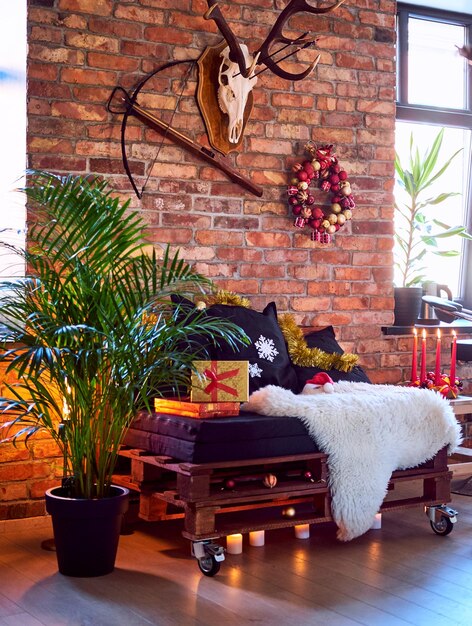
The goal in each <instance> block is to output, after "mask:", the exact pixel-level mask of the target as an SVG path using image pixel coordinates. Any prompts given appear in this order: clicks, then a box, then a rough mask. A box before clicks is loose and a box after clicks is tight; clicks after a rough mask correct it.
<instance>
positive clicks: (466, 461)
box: [449, 396, 472, 478]
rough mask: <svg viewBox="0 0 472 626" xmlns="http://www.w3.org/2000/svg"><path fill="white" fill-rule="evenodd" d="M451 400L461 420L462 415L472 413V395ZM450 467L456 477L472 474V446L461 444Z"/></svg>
mask: <svg viewBox="0 0 472 626" xmlns="http://www.w3.org/2000/svg"><path fill="white" fill-rule="evenodd" d="M449 402H450V403H451V406H452V408H453V410H454V414H455V415H457V416H458V417H459V421H461V420H460V416H461V415H467V414H469V413H472V396H459V397H457V398H456V399H455V400H450V401H449ZM449 469H450V470H451V471H452V472H453V474H454V478H457V477H459V476H470V475H472V448H466V447H465V446H464V447H463V446H460V447H459V448H458V450H457V452H455V453H454V454H453V455H451V456H450V461H449Z"/></svg>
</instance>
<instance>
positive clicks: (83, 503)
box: [46, 486, 129, 577]
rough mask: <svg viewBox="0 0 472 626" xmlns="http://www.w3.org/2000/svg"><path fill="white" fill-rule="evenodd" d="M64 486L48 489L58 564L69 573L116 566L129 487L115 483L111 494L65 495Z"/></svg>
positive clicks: (92, 572) (106, 571)
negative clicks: (103, 496) (89, 495)
mask: <svg viewBox="0 0 472 626" xmlns="http://www.w3.org/2000/svg"><path fill="white" fill-rule="evenodd" d="M63 494H65V490H64V489H63V488H62V487H54V488H53V489H49V490H48V491H47V492H46V510H47V512H48V513H50V515H51V517H52V524H53V529H54V542H55V544H56V555H57V564H58V566H59V571H60V572H61V574H64V575H66V576H84V577H91V576H103V575H104V574H109V573H110V572H112V571H113V569H114V567H115V558H116V552H117V549H118V540H119V537H120V530H121V522H122V519H123V515H124V514H125V513H126V511H127V509H128V496H129V491H128V489H125V488H124V487H117V486H112V488H111V496H110V497H109V498H99V499H94V500H87V499H78V498H68V497H65V495H63Z"/></svg>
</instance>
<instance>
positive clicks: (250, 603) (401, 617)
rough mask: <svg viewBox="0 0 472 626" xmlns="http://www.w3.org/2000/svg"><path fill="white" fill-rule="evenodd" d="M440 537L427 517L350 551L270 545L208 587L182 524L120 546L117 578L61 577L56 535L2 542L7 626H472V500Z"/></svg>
mask: <svg viewBox="0 0 472 626" xmlns="http://www.w3.org/2000/svg"><path fill="white" fill-rule="evenodd" d="M453 506H454V507H455V508H457V509H458V510H459V521H458V523H457V524H456V526H455V528H454V530H453V532H452V533H451V535H449V536H448V537H439V536H436V535H435V534H434V533H433V532H432V531H431V529H430V527H429V522H428V519H427V517H426V516H425V515H424V513H423V511H422V510H421V509H420V508H412V509H406V510H404V511H399V512H398V511H395V512H390V513H386V514H384V515H383V521H382V528H381V530H372V531H369V532H368V533H366V534H365V535H364V536H363V537H360V538H358V539H356V540H354V541H351V542H348V543H341V542H339V541H337V539H336V537H335V528H334V526H332V525H325V526H312V527H311V537H310V539H307V540H299V539H296V538H295V537H294V534H293V529H289V528H287V529H280V530H276V531H271V532H267V533H266V545H265V546H264V547H261V548H258V547H252V546H249V542H248V538H247V537H244V550H243V554H241V555H227V558H226V561H225V562H224V563H223V565H222V568H221V571H220V573H219V574H218V575H217V576H216V577H214V578H207V577H204V576H202V575H201V573H200V571H199V570H198V568H197V565H196V561H195V559H193V558H191V557H190V547H189V542H188V541H186V540H185V539H183V538H182V536H181V534H180V532H181V522H180V521H175V522H165V523H153V524H147V523H140V524H139V525H137V526H136V527H135V530H134V532H133V533H132V534H130V535H123V536H122V537H121V538H120V548H119V551H118V558H117V564H116V569H115V571H114V572H113V573H112V574H110V575H108V576H103V577H98V578H90V579H86V578H69V577H65V576H62V575H61V574H59V573H58V572H57V565H56V557H55V554H54V553H53V552H48V551H45V550H43V549H42V548H41V542H42V541H43V540H44V539H47V538H48V537H49V536H50V531H49V529H48V527H47V526H46V527H45V525H44V524H39V523H38V524H36V525H35V524H32V525H31V526H30V527H29V528H28V527H27V525H25V524H24V523H21V524H18V526H17V527H15V525H14V524H9V525H8V527H5V528H3V529H2V533H0V626H42V625H44V626H63V625H64V626H65V625H67V626H79V625H80V626H89V625H90V626H92V625H93V626H121V624H126V625H130V626H149V625H156V626H213V625H214V626H236V625H237V626H241V625H245V624H257V625H261V626H265V625H267V626H269V625H271V626H274V625H275V626H277V625H283V626H292V625H293V626H300V625H301V626H305V625H306V626H318V625H319V626H352V625H355V624H364V625H366V626H402V625H406V624H410V625H411V624H412V625H415V626H426V625H428V626H470V624H472V543H471V541H470V536H471V530H472V498H470V497H464V496H454V501H453Z"/></svg>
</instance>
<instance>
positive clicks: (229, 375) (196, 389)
mask: <svg viewBox="0 0 472 626" xmlns="http://www.w3.org/2000/svg"><path fill="white" fill-rule="evenodd" d="M193 365H194V367H195V369H196V370H197V372H198V374H197V373H195V372H194V373H193V374H192V387H191V390H190V399H191V401H192V402H247V400H248V397H249V362H248V361H194V362H193Z"/></svg>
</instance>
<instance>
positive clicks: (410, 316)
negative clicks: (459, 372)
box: [394, 129, 471, 326]
mask: <svg viewBox="0 0 472 626" xmlns="http://www.w3.org/2000/svg"><path fill="white" fill-rule="evenodd" d="M443 136H444V129H441V130H440V131H439V133H438V135H437V136H436V138H435V139H434V141H433V143H432V145H431V147H430V148H429V149H428V150H427V151H426V153H425V154H424V156H421V155H420V153H419V150H418V148H417V147H416V146H415V143H414V140H413V134H411V136H410V153H409V160H408V162H407V163H406V164H403V163H402V162H401V161H400V157H399V156H398V154H396V155H395V172H396V182H397V185H398V186H399V190H398V191H399V192H397V193H396V202H395V244H396V245H395V267H396V268H397V271H398V274H399V275H400V284H399V285H398V286H397V287H396V288H395V321H394V324H395V325H396V326H410V325H412V324H414V323H415V322H416V320H417V318H418V315H419V312H420V306H421V297H422V293H423V290H422V287H421V286H420V285H421V283H422V282H423V281H425V280H426V276H425V273H424V271H425V269H426V268H425V266H424V265H423V263H424V256H425V254H426V253H427V252H428V251H430V252H432V253H433V254H436V255H438V256H447V257H450V256H456V255H458V254H459V251H457V250H454V249H451V250H446V251H445V250H440V249H439V246H438V240H441V239H445V238H449V237H454V236H460V237H464V238H467V239H471V235H469V233H467V231H466V228H465V227H464V226H452V227H451V226H448V225H447V224H445V223H444V222H442V221H439V220H437V219H433V218H432V217H431V216H430V215H428V209H429V208H431V207H432V206H437V205H439V204H441V203H442V202H444V201H445V200H447V199H448V198H450V197H452V196H455V195H459V194H457V193H455V192H449V193H440V194H438V195H436V196H433V197H428V192H429V188H430V187H431V185H432V184H433V183H434V182H435V181H437V180H439V179H440V178H441V176H442V175H443V174H444V173H445V172H446V170H447V169H448V167H449V166H450V165H451V163H452V162H453V160H454V158H455V157H456V156H457V154H458V153H459V152H460V150H458V151H457V152H455V153H454V154H453V155H452V156H451V157H450V158H448V159H446V160H445V161H444V162H443V163H442V164H441V165H439V166H438V159H439V153H440V150H441V145H442V141H443ZM399 198H401V200H400V199H399Z"/></svg>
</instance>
